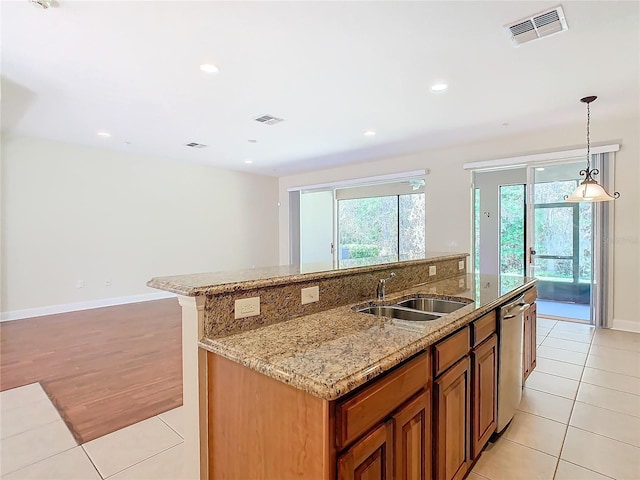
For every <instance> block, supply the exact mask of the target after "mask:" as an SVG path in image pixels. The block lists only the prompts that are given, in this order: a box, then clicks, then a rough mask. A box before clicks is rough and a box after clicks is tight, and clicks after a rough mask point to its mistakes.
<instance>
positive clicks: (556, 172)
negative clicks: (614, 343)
mask: <svg viewBox="0 0 640 480" xmlns="http://www.w3.org/2000/svg"><path fill="white" fill-rule="evenodd" d="M583 163H584V162H577V163H575V162H571V163H563V164H560V165H545V166H544V167H535V168H532V169H531V178H532V182H531V200H532V201H531V210H530V216H531V222H530V223H531V228H530V229H529V236H530V237H529V258H528V263H529V265H528V266H529V275H530V276H533V277H536V278H537V279H538V285H537V287H538V314H539V315H544V316H550V317H557V318H564V319H570V320H574V321H583V322H591V297H592V295H591V289H592V284H593V258H594V256H593V244H594V242H593V234H594V231H593V213H594V212H593V204H591V203H568V202H565V201H564V197H565V196H566V195H570V194H571V192H573V190H575V188H576V186H577V185H578V182H579V181H580V177H579V174H578V172H579V171H580V170H581V169H582V168H583V166H584V165H583Z"/></svg>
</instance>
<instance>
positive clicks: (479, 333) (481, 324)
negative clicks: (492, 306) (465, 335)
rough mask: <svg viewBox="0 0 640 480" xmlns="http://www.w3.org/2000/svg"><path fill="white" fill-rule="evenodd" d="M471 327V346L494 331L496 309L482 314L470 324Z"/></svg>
mask: <svg viewBox="0 0 640 480" xmlns="http://www.w3.org/2000/svg"><path fill="white" fill-rule="evenodd" d="M471 328H472V329H473V346H474V347H477V346H478V345H480V344H481V343H482V342H484V341H485V340H486V339H487V338H489V337H490V336H491V334H492V333H495V331H496V311H495V310H493V311H491V312H489V313H487V314H486V315H483V316H482V317H480V318H479V319H478V320H476V321H475V322H473V323H472V324H471Z"/></svg>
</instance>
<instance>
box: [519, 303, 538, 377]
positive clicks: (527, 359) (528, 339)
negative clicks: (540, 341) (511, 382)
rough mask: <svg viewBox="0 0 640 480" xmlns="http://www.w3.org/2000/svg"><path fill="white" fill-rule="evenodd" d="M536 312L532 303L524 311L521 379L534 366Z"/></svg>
mask: <svg viewBox="0 0 640 480" xmlns="http://www.w3.org/2000/svg"><path fill="white" fill-rule="evenodd" d="M536 314H537V305H536V304H535V303H532V304H531V306H530V307H529V308H528V309H527V311H526V312H524V329H523V330H524V331H523V336H524V338H523V339H522V379H523V381H524V380H526V379H527V377H528V376H529V375H530V374H531V372H533V370H534V369H535V368H536V349H537V345H536V323H537V322H536Z"/></svg>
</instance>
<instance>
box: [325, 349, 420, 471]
mask: <svg viewBox="0 0 640 480" xmlns="http://www.w3.org/2000/svg"><path fill="white" fill-rule="evenodd" d="M430 357H431V356H430V353H428V352H425V353H422V354H421V355H418V356H417V357H415V358H413V359H412V360H410V361H409V362H407V363H405V364H404V365H402V366H401V367H399V368H397V369H396V370H394V371H393V372H390V373H389V374H387V375H385V376H383V377H382V378H381V379H379V380H377V381H375V382H373V383H372V384H371V385H368V386H367V387H366V388H364V389H361V390H360V391H358V392H356V393H355V394H353V395H351V396H349V397H348V398H346V399H345V400H343V401H339V402H338V403H337V405H336V410H335V411H336V415H335V418H336V446H337V449H338V451H339V452H338V479H339V480H350V479H381V478H387V479H397V480H429V479H431V373H430V372H431V362H430ZM383 432H384V433H383ZM363 434H364V436H362V435H363ZM358 438H360V439H359V440H358ZM354 440H356V441H355V443H353V442H354ZM352 444H353V445H352ZM345 447H346V449H345Z"/></svg>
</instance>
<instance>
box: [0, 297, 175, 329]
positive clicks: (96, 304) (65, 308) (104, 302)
mask: <svg viewBox="0 0 640 480" xmlns="http://www.w3.org/2000/svg"><path fill="white" fill-rule="evenodd" d="M175 296H176V294H175V293H171V292H154V293H144V294H141V295H130V296H127V297H115V298H102V299H100V300H89V301H86V302H77V303H66V304H63V305H50V306H48V307H38V308H27V309H25V310H13V311H8V312H2V314H0V322H10V321H11V320H20V319H22V318H31V317H42V316H44V315H55V314H56V313H67V312H77V311H79V310H90V309H92V308H101V307H113V306H114V305H125V304H127V303H138V302H148V301H150V300H161V299H163V298H172V297H175Z"/></svg>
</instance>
